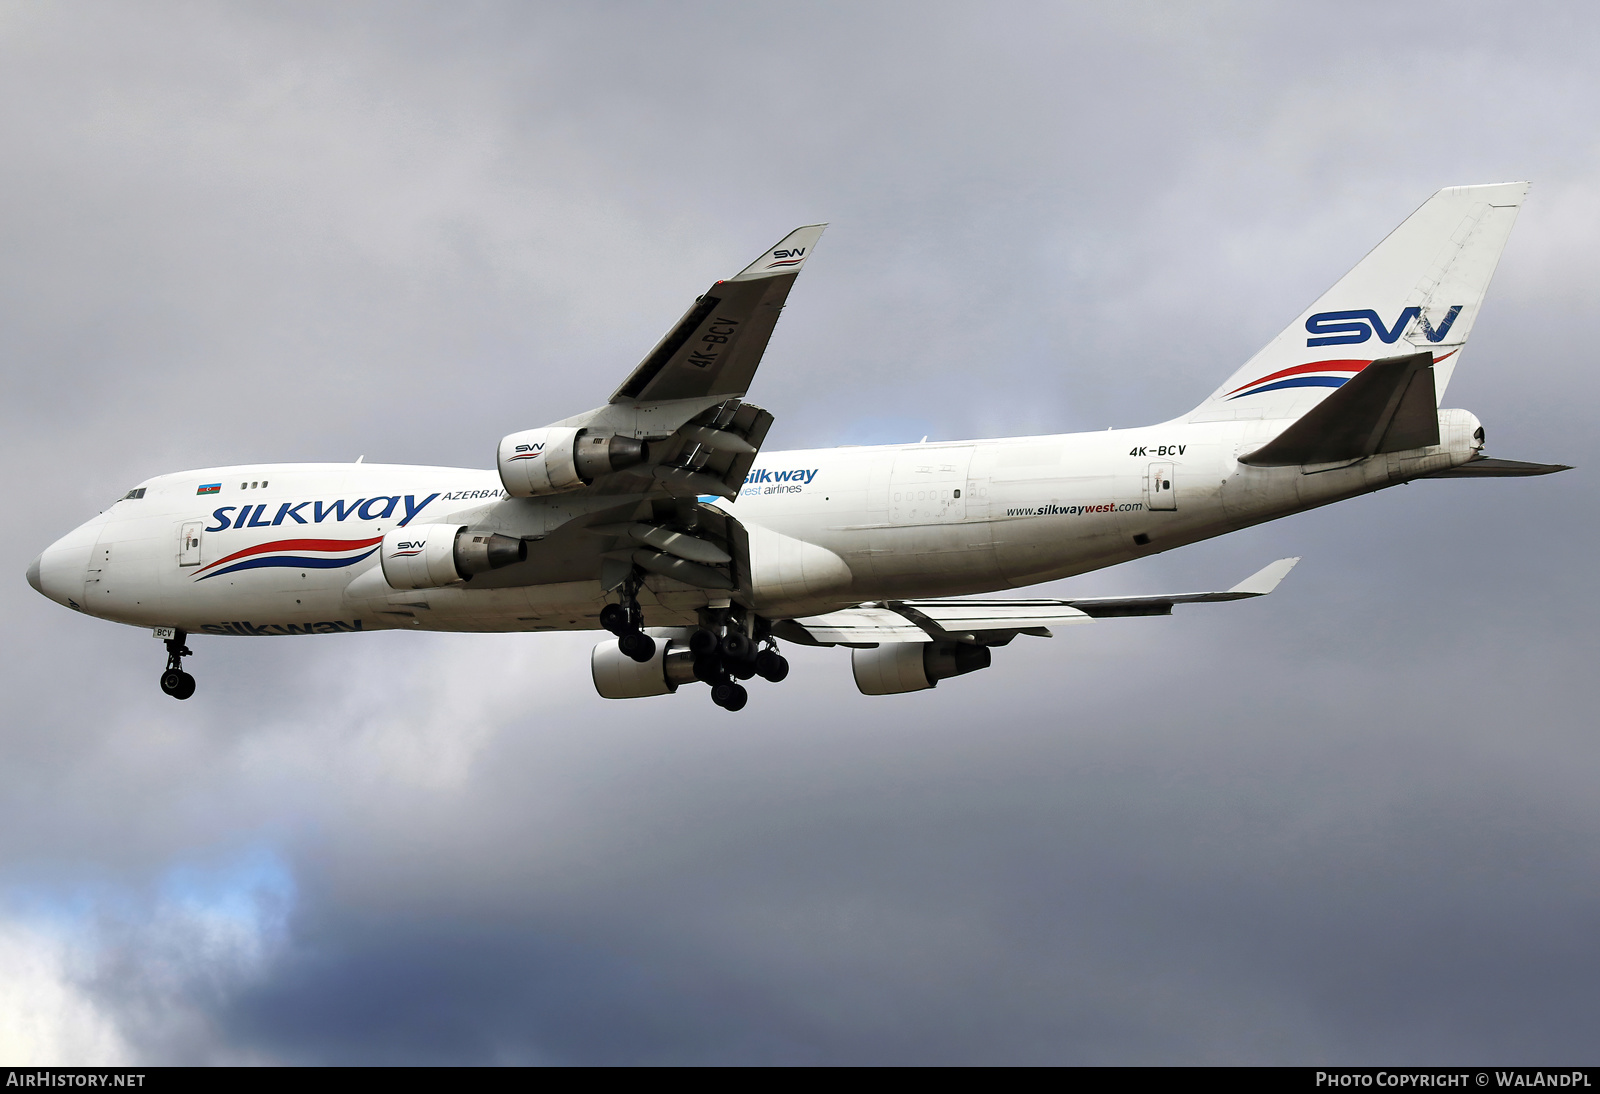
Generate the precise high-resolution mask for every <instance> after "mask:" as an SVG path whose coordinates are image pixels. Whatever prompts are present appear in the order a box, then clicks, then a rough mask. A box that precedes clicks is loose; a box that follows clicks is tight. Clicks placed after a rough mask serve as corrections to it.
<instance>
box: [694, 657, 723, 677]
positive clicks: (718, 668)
mask: <svg viewBox="0 0 1600 1094" xmlns="http://www.w3.org/2000/svg"><path fill="white" fill-rule="evenodd" d="M694 678H695V679H696V680H699V681H702V682H703V683H707V684H719V683H721V682H722V659H721V658H719V657H718V656H717V655H716V654H714V653H702V654H697V655H696V656H695V659H694Z"/></svg>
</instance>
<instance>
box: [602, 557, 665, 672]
mask: <svg viewBox="0 0 1600 1094" xmlns="http://www.w3.org/2000/svg"><path fill="white" fill-rule="evenodd" d="M641 584H643V581H642V579H641V578H640V577H639V573H638V571H637V570H635V571H634V572H633V573H632V574H630V575H629V576H628V580H626V581H624V582H623V583H622V603H620V604H607V605H606V606H605V607H603V608H601V609H600V625H601V626H602V627H604V628H605V629H606V630H608V631H610V632H611V633H612V634H614V635H616V636H617V648H618V649H620V650H622V652H623V653H625V654H627V655H628V656H629V657H631V658H633V659H634V660H635V661H637V662H639V663H640V664H641V665H642V664H644V663H645V662H646V661H648V660H650V658H652V657H654V656H655V655H656V640H655V639H654V638H651V637H650V636H649V635H648V634H645V633H644V609H643V608H641V607H639V586H640V585H641Z"/></svg>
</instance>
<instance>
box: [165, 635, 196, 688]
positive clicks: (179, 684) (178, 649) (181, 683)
mask: <svg viewBox="0 0 1600 1094" xmlns="http://www.w3.org/2000/svg"><path fill="white" fill-rule="evenodd" d="M188 637H189V635H188V634H187V633H186V632H185V631H181V630H178V631H174V632H173V634H172V637H171V638H169V639H167V671H165V672H163V673H162V674H161V690H162V691H164V692H166V693H167V694H168V695H170V696H172V697H173V698H174V699H187V698H189V696H191V695H193V694H194V677H193V676H190V675H189V674H188V673H187V672H184V671H183V659H184V658H185V657H193V656H194V651H193V650H191V649H190V648H189V647H188V646H186V645H184V644H183V643H184V639H186V638H188Z"/></svg>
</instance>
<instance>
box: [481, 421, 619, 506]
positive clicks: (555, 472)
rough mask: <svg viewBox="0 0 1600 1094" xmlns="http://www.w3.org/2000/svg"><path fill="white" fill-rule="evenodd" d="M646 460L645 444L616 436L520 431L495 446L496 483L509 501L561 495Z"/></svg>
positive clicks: (549, 429)
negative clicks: (543, 495)
mask: <svg viewBox="0 0 1600 1094" xmlns="http://www.w3.org/2000/svg"><path fill="white" fill-rule="evenodd" d="M649 458H650V446H649V445H647V444H646V443H645V442H644V441H638V440H634V439H633V438H632V437H622V436H618V435H617V434H615V433H591V432H589V431H588V430H584V429H567V428H565V427H563V426H547V427H545V428H544V429H524V430H523V431H522V432H521V433H513V434H511V435H510V436H508V437H503V438H501V440H500V455H499V465H500V482H501V483H502V484H503V485H504V486H505V488H506V493H508V494H510V495H511V496H512V497H514V498H531V497H536V496H538V495H540V494H560V493H563V492H564V491H567V490H577V489H579V488H580V487H583V486H587V485H589V484H590V483H591V482H593V481H594V480H595V479H597V478H599V477H600V476H601V475H609V474H611V473H612V472H613V471H622V470H625V469H627V468H629V467H637V466H638V465H639V464H641V463H644V462H645V461H646V460H648V459H649Z"/></svg>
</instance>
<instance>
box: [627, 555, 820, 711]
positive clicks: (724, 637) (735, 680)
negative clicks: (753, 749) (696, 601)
mask: <svg viewBox="0 0 1600 1094" xmlns="http://www.w3.org/2000/svg"><path fill="white" fill-rule="evenodd" d="M643 584H644V580H643V575H642V574H641V573H640V572H639V571H638V570H635V571H634V572H633V573H632V574H631V575H629V577H628V579H627V580H626V581H624V582H623V583H622V584H621V585H620V586H619V589H620V592H621V594H622V596H621V600H620V602H618V603H616V604H607V605H606V606H605V607H603V608H601V609H600V625H601V626H602V627H604V628H605V629H606V630H608V631H610V632H611V633H612V634H614V635H616V636H617V648H618V649H619V650H621V651H622V653H623V654H624V655H625V656H627V657H631V658H633V660H635V661H637V662H639V663H640V664H644V663H646V662H648V661H649V660H650V659H651V658H653V657H654V656H655V655H656V649H657V646H656V640H655V639H654V638H651V637H650V636H649V635H648V634H645V633H644V610H643V609H642V608H640V607H639V589H640V587H641V586H642V585H643ZM675 650H676V647H669V650H668V657H669V658H676V657H679V656H681V655H680V654H678V653H677V652H675ZM689 653H690V654H691V655H692V657H693V659H694V660H693V667H694V676H695V679H697V680H700V681H702V682H703V683H706V684H709V685H710V686H711V701H712V702H713V703H715V704H717V706H719V707H721V708H723V709H724V710H742V709H743V708H744V705H745V704H746V703H748V702H749V701H750V693H749V692H748V691H746V690H745V686H744V684H743V683H741V681H744V680H749V679H750V678H751V677H753V676H759V677H761V678H762V679H763V680H769V681H771V682H772V683H774V684H776V683H778V682H779V681H780V680H782V679H784V678H785V677H787V676H788V675H789V659H788V658H786V657H784V656H783V654H781V653H779V652H778V643H777V640H776V639H774V638H773V637H772V634H771V633H770V631H768V629H767V621H766V620H765V619H762V618H761V617H759V616H756V615H751V614H749V613H747V612H746V611H745V610H744V609H743V608H740V607H734V608H732V609H730V608H728V607H720V608H706V609H702V610H701V612H700V625H699V626H698V627H696V628H695V629H694V631H693V632H692V633H691V634H690V636H689ZM669 671H670V670H669ZM678 682H682V678H681V677H679V678H678Z"/></svg>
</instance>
